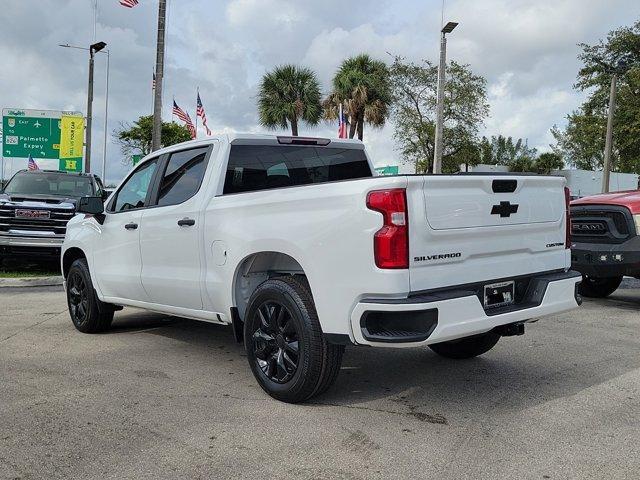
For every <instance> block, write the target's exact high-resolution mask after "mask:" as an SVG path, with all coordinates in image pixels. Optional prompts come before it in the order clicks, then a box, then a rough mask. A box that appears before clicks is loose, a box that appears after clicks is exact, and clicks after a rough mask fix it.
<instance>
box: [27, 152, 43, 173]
mask: <svg viewBox="0 0 640 480" xmlns="http://www.w3.org/2000/svg"><path fill="white" fill-rule="evenodd" d="M27 168H28V169H29V171H33V170H40V169H39V168H38V164H37V163H36V161H35V160H34V159H33V157H32V156H31V155H29V163H28V167H27Z"/></svg>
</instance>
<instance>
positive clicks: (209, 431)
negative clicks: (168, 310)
mask: <svg viewBox="0 0 640 480" xmlns="http://www.w3.org/2000/svg"><path fill="white" fill-rule="evenodd" d="M636 287H637V284H636ZM639 331H640V288H625V289H620V290H618V291H617V292H616V293H615V294H614V295H613V296H612V297H611V298H610V299H608V300H597V301H594V300H589V301H586V302H585V304H584V305H583V306H582V308H580V309H577V310H575V311H573V312H570V313H566V314H563V315H557V316H554V317H548V318H545V319H544V320H542V321H540V322H538V323H535V324H532V325H530V326H528V327H527V333H526V335H524V336H522V337H513V338H503V339H502V340H501V341H500V342H499V343H498V345H497V346H496V348H494V349H493V350H492V351H491V352H489V353H488V354H486V355H485V356H483V357H480V358H478V359H474V360H468V361H452V360H445V359H442V358H440V357H437V356H436V355H435V354H433V353H431V352H430V351H429V350H428V349H410V350H402V351H398V350H379V349H369V348H355V347H354V348H350V349H348V350H347V353H346V355H345V361H344V363H343V369H342V371H341V373H340V377H339V378H338V381H337V382H336V385H335V386H334V387H333V388H332V389H331V390H330V391H329V392H328V393H327V394H326V395H324V396H322V397H320V398H318V399H316V400H315V401H313V403H309V404H305V405H295V406H294V405H287V404H283V403H278V402H276V401H274V400H272V399H270V398H269V397H267V396H266V395H265V394H263V393H262V391H261V390H260V388H259V387H258V386H257V384H256V382H255V381H254V380H253V377H252V376H251V373H250V370H249V368H248V366H247V364H246V359H245V357H244V354H243V349H242V347H241V346H240V345H237V344H236V343H235V342H234V340H233V337H232V334H231V330H230V329H229V328H226V327H220V326H216V325H209V324H204V323H198V322H195V321H190V320H184V319H179V318H174V317H167V316H162V315H157V314H150V313H144V312H141V311H138V310H133V309H125V310H124V311H122V312H117V313H116V320H115V321H114V329H113V330H112V331H111V332H109V333H106V334H101V335H93V336H91V335H83V334H81V333H78V332H76V330H75V329H74V328H73V326H72V324H71V321H70V320H69V318H68V315H67V312H66V304H65V299H64V295H63V293H62V291H61V288H57V287H56V288H26V289H22V290H18V289H7V288H4V289H0V478H3V479H5V478H11V479H13V478H21V479H22V478H216V479H227V478H260V479H264V478H303V479H334V478H347V479H368V478H438V479H449V478H450V479H467V478H468V479H478V478H531V479H548V478H550V479H565V478H598V479H601V478H609V479H610V478H638V472H639V471H640V335H639Z"/></svg>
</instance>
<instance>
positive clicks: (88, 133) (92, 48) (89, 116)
mask: <svg viewBox="0 0 640 480" xmlns="http://www.w3.org/2000/svg"><path fill="white" fill-rule="evenodd" d="M106 46H107V44H106V43H104V42H98V43H94V44H93V45H89V85H88V87H87V128H86V136H87V139H86V142H85V155H84V157H85V164H84V171H85V172H87V173H90V172H91V121H92V117H93V64H94V60H93V58H94V56H95V54H96V53H97V52H99V51H100V50H102V49H103V48H104V47H106Z"/></svg>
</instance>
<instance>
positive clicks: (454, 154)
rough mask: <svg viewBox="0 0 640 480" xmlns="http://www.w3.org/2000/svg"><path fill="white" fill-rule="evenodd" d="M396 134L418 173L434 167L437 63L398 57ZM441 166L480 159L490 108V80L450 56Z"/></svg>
mask: <svg viewBox="0 0 640 480" xmlns="http://www.w3.org/2000/svg"><path fill="white" fill-rule="evenodd" d="M391 83H392V89H393V101H394V102H393V117H394V120H395V132H394V137H395V140H396V142H397V145H398V149H399V150H400V152H401V153H402V156H403V157H404V159H405V161H407V162H410V163H413V164H414V165H415V171H416V173H420V172H427V171H429V170H430V169H431V164H432V162H433V151H434V135H435V120H436V94H437V85H438V67H437V66H436V65H434V64H433V63H431V62H430V61H428V60H425V61H423V62H422V63H420V64H416V63H412V62H407V61H405V60H404V59H403V58H401V57H396V59H395V61H394V62H393V65H392V66H391ZM444 97H445V98H444V134H443V140H444V148H443V155H442V171H443V172H445V173H451V172H455V171H458V169H459V166H460V165H461V164H473V163H478V162H477V159H478V156H479V145H478V138H477V137H478V131H479V129H480V127H481V126H482V124H483V122H484V120H485V118H486V117H487V115H488V114H489V105H488V103H487V86H486V80H485V79H484V78H483V77H481V76H479V75H475V74H474V73H473V72H472V71H471V69H470V67H469V66H468V65H461V64H459V63H456V62H450V64H449V66H448V67H447V81H446V83H445V91H444Z"/></svg>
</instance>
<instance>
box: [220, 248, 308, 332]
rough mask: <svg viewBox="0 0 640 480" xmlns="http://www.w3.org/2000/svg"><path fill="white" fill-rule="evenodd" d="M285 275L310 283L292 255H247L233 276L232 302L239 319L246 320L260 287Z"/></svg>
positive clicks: (278, 253)
mask: <svg viewBox="0 0 640 480" xmlns="http://www.w3.org/2000/svg"><path fill="white" fill-rule="evenodd" d="M283 275H294V276H296V277H297V278H299V279H301V280H303V281H304V282H306V283H307V284H308V283H309V282H308V279H307V274H306V272H305V270H304V268H303V267H302V265H301V264H300V262H298V260H296V259H295V258H294V257H292V256H291V255H288V254H286V253H282V252H275V251H266V252H255V253H252V254H250V255H247V256H246V257H245V258H244V259H243V260H242V261H241V262H240V263H239V264H238V266H237V267H236V271H235V274H234V276H233V291H232V295H233V297H232V301H233V306H234V307H235V308H236V309H237V311H238V317H239V319H241V320H244V316H245V313H246V309H247V304H248V302H249V299H250V298H251V295H252V294H253V292H254V291H255V290H256V289H257V288H258V286H260V284H262V283H264V282H265V281H267V280H269V279H270V278H274V277H281V276H283ZM309 290H311V289H310V288H309Z"/></svg>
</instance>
